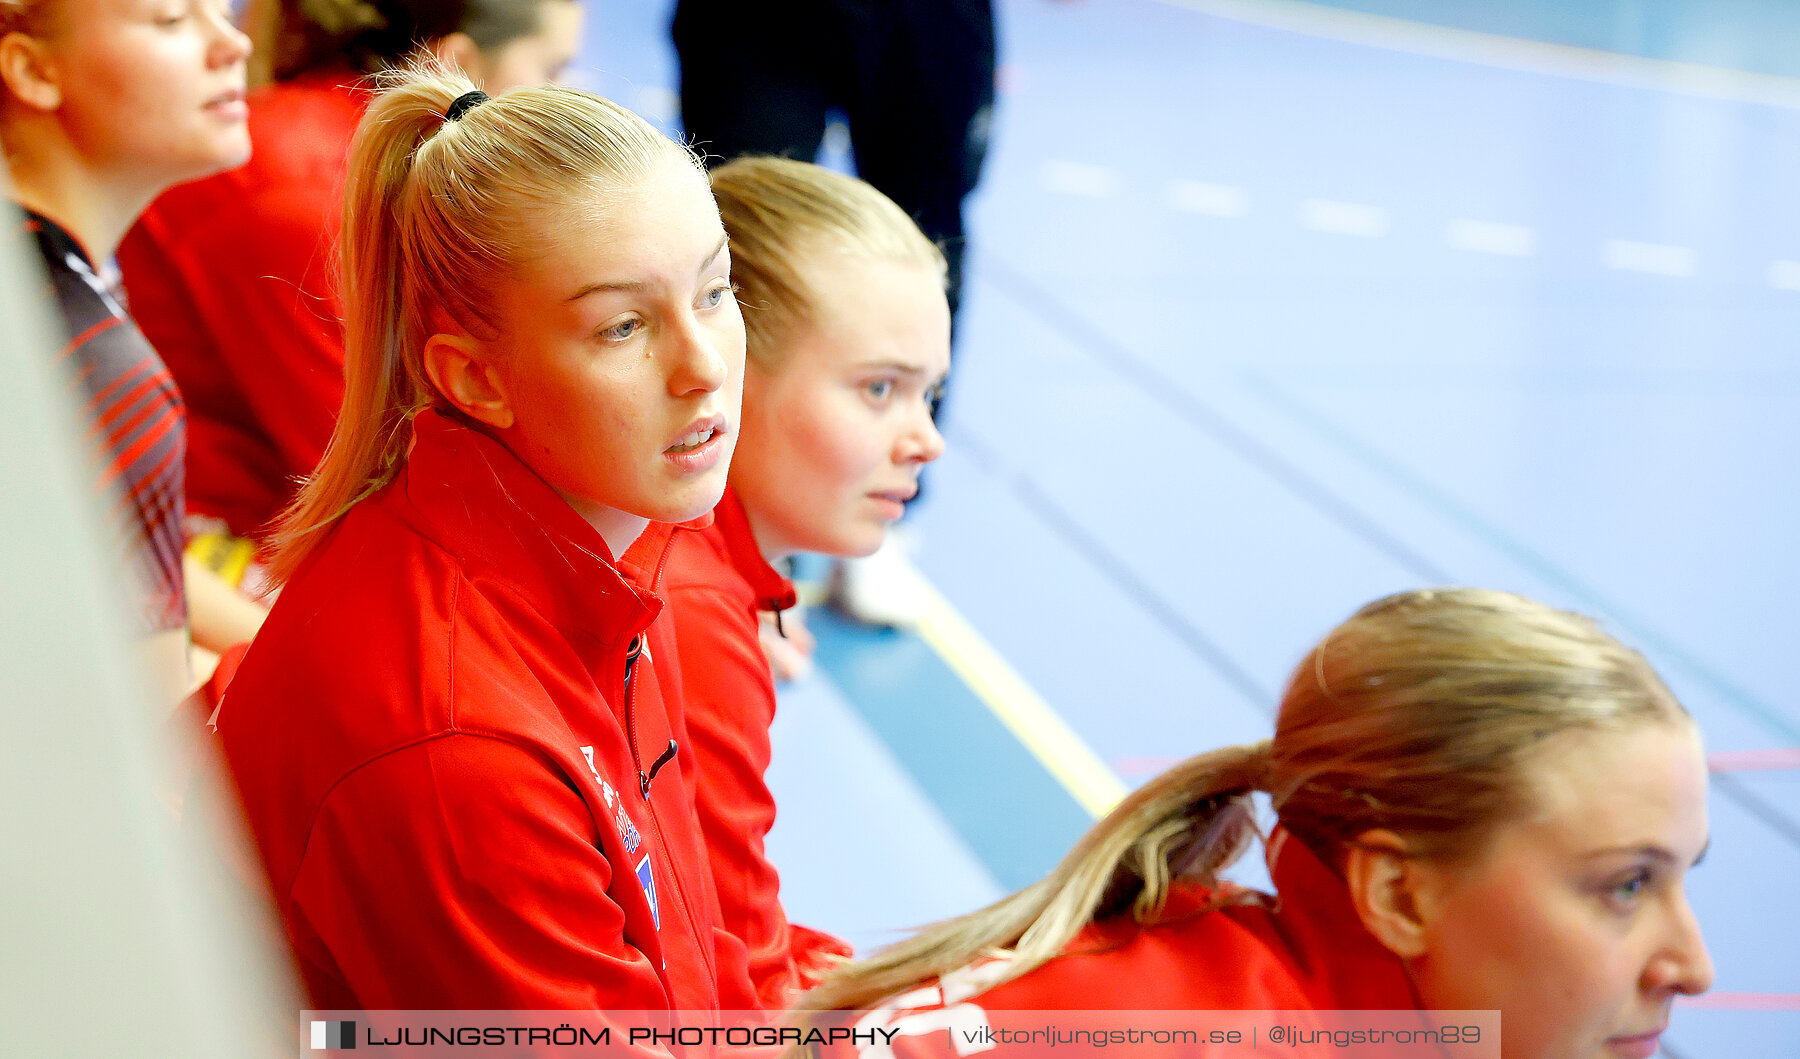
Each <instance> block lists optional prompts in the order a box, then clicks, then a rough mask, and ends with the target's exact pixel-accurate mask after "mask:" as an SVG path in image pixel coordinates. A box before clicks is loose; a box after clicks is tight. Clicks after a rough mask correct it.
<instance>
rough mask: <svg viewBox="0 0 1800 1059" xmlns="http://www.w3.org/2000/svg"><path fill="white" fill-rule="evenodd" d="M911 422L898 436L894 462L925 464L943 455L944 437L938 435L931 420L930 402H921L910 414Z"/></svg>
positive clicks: (935, 426) (934, 423)
mask: <svg viewBox="0 0 1800 1059" xmlns="http://www.w3.org/2000/svg"><path fill="white" fill-rule="evenodd" d="M912 416H913V419H912V422H911V423H909V424H908V425H907V429H906V432H905V433H903V434H901V435H900V439H899V444H898V446H897V448H896V451H895V461H896V462H897V463H900V464H903V465H904V464H926V463H930V462H931V461H932V460H935V459H937V458H938V457H939V456H942V455H943V454H944V435H942V434H940V433H938V428H937V422H936V421H935V420H933V419H932V418H931V402H929V401H921V402H920V403H919V407H918V408H917V409H916V410H914V412H913V413H912Z"/></svg>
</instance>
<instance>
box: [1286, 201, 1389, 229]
mask: <svg viewBox="0 0 1800 1059" xmlns="http://www.w3.org/2000/svg"><path fill="white" fill-rule="evenodd" d="M1300 224H1301V225H1302V226H1304V227H1306V228H1310V229H1312V230H1313V231H1315V232H1329V233H1331V234H1332V235H1355V236H1361V237H1362V238H1365V239H1373V238H1375V237H1377V236H1382V235H1386V234H1387V232H1388V215H1387V211H1386V210H1384V209H1382V208H1381V207H1379V206H1364V205H1362V204H1361V203H1356V202H1336V201H1333V200H1332V199H1307V200H1306V201H1305V202H1302V203H1301V204H1300Z"/></svg>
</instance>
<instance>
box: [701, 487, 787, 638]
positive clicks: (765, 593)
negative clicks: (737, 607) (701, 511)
mask: <svg viewBox="0 0 1800 1059" xmlns="http://www.w3.org/2000/svg"><path fill="white" fill-rule="evenodd" d="M713 522H714V525H716V526H718V528H719V537H720V539H722V540H723V541H724V542H725V556H726V558H727V559H728V560H730V562H731V568H732V569H733V570H736V571H737V574H738V576H739V577H742V578H743V579H744V580H745V581H746V582H748V583H749V585H750V591H752V592H754V593H755V594H756V606H757V609H759V610H776V611H780V610H787V609H788V608H789V607H792V606H793V605H794V602H795V600H796V598H797V597H796V596H795V594H794V585H793V583H792V582H791V581H789V580H788V579H787V578H785V577H782V576H781V574H779V573H777V572H776V570H775V568H774V567H773V566H770V565H769V561H768V560H767V559H765V558H763V554H762V549H760V548H758V547H757V546H756V535H755V534H754V533H752V532H751V530H750V515H749V513H748V512H746V511H745V510H744V502H743V500H741V499H739V497H738V495H737V490H736V489H733V488H731V487H730V486H726V487H725V495H724V496H723V497H721V498H720V500H719V506H718V507H715V508H713Z"/></svg>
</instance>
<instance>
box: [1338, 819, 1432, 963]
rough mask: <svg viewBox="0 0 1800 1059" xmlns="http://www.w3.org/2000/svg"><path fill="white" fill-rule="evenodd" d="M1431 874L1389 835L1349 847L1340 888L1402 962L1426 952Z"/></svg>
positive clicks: (1366, 836) (1370, 835)
mask: <svg viewBox="0 0 1800 1059" xmlns="http://www.w3.org/2000/svg"><path fill="white" fill-rule="evenodd" d="M1434 878H1435V870H1434V869H1433V867H1432V866H1431V865H1430V864H1428V863H1427V862H1425V861H1422V860H1419V859H1418V858H1416V857H1414V856H1412V855H1411V854H1410V852H1409V850H1408V848H1407V843H1406V841H1405V840H1404V839H1402V838H1401V837H1400V836H1399V835H1397V834H1395V833H1394V832H1392V831H1387V830H1380V829H1378V830H1374V831H1367V832H1364V833H1363V834H1362V835H1360V836H1358V837H1357V839H1356V841H1355V842H1354V843H1352V844H1351V845H1350V847H1349V852H1348V853H1347V855H1346V857H1345V860H1344V882H1345V884H1346V885H1347V886H1348V887H1349V889H1350V902H1351V904H1353V905H1355V906H1356V914H1357V916H1358V918H1360V919H1361V920H1362V924H1363V926H1364V927H1366V928H1368V931H1369V933H1371V934H1373V935H1375V939H1376V940H1377V941H1379V942H1381V943H1382V944H1383V945H1385V946H1386V947H1387V948H1388V950H1389V951H1391V952H1393V954H1394V955H1396V956H1398V957H1400V958H1401V959H1403V960H1409V959H1412V958H1414V957H1416V956H1418V955H1420V954H1421V953H1423V952H1424V951H1425V942H1426V937H1427V934H1428V927H1429V925H1430V924H1429V922H1428V919H1429V912H1430V908H1431V906H1432V902H1431V898H1430V894H1429V893H1428V892H1427V890H1428V888H1429V886H1430V884H1431V882H1432V881H1433V879H1434Z"/></svg>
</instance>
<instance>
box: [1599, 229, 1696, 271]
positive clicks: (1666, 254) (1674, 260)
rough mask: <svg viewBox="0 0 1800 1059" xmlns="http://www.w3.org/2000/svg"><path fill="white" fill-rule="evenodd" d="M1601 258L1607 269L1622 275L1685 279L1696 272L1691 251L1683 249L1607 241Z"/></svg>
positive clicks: (1625, 241) (1625, 240)
mask: <svg viewBox="0 0 1800 1059" xmlns="http://www.w3.org/2000/svg"><path fill="white" fill-rule="evenodd" d="M1601 257H1602V259H1603V260H1604V261H1605V262H1606V267H1607V268H1616V269H1620V270H1622V271H1625V272H1647V273H1649V274H1651V275H1653V276H1675V277H1678V278H1683V279H1685V278H1687V277H1689V276H1692V275H1693V274H1694V273H1695V272H1697V271H1698V266H1697V263H1696V261H1695V257H1694V251H1693V249H1692V248H1691V247H1686V246H1668V245H1665V244H1663V243H1638V242H1633V241H1632V240H1630V239H1608V240H1607V241H1606V244H1605V245H1604V246H1603V247H1602V248H1601Z"/></svg>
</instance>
